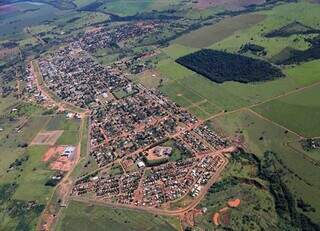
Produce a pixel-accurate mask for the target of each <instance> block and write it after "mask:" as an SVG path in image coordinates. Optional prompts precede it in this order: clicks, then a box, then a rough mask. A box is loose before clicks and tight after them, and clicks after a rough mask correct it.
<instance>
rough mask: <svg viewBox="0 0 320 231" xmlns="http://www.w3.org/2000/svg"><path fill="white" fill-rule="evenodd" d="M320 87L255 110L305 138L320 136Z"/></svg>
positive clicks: (271, 102)
mask: <svg viewBox="0 0 320 231" xmlns="http://www.w3.org/2000/svg"><path fill="white" fill-rule="evenodd" d="M319 98H320V87H319V85H316V86H314V87H312V88H309V89H306V90H303V91H300V92H297V93H296V94H293V95H289V96H286V97H281V98H279V99H276V100H272V101H270V102H267V103H264V104H262V105H259V106H257V107H254V108H253V110H255V111H256V112H258V113H260V114H261V115H263V116H265V117H267V118H268V119H271V120H272V121H275V122H277V123H279V124H281V125H283V126H285V127H287V128H288V129H291V130H293V131H295V132H297V133H298V134H301V135H302V136H304V137H316V136H320V130H319V128H320V120H319V118H320V101H319Z"/></svg>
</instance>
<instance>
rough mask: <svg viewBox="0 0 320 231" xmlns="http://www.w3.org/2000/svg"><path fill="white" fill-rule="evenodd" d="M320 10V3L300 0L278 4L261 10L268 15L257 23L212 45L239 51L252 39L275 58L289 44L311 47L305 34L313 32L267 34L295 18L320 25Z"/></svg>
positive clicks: (267, 55) (296, 46) (291, 45)
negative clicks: (283, 35)
mask: <svg viewBox="0 0 320 231" xmlns="http://www.w3.org/2000/svg"><path fill="white" fill-rule="evenodd" d="M319 10H320V5H319V4H311V3H309V2H307V1H300V2H298V3H290V4H285V5H281V6H277V7H275V8H274V9H272V10H266V11H261V12H259V14H263V15H265V17H266V18H265V19H264V20H262V21H261V22H259V23H258V24H257V25H255V26H252V27H250V28H247V29H244V30H241V31H238V32H236V33H234V34H233V35H232V36H229V37H228V38H225V39H224V40H221V41H219V42H217V43H215V44H211V45H208V46H210V48H213V49H219V50H222V49H223V50H227V51H230V52H237V51H238V50H239V48H240V47H241V45H243V44H245V43H247V42H251V43H254V44H257V45H260V46H262V47H264V48H265V49H266V51H267V54H266V56H265V57H264V58H266V59H271V58H272V57H273V56H275V55H277V54H278V53H279V52H280V51H282V50H283V49H286V48H287V47H291V48H295V49H298V50H305V49H307V48H308V43H307V42H306V41H304V39H303V38H304V37H308V36H309V35H306V36H303V35H299V34H297V35H296V34H293V35H291V36H288V37H272V38H269V37H268V38H267V37H266V36H265V35H266V34H268V33H270V32H272V31H275V30H277V29H279V28H281V27H283V26H286V25H288V24H290V23H293V22H295V21H297V22H299V23H302V24H303V25H305V26H309V27H312V28H314V29H319V28H320V27H319V24H318V22H319V20H320V18H319V17H320V16H319Z"/></svg>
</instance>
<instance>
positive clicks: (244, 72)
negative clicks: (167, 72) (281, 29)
mask: <svg viewBox="0 0 320 231" xmlns="http://www.w3.org/2000/svg"><path fill="white" fill-rule="evenodd" d="M176 62H177V63H179V64H181V65H183V66H185V67H187V68H189V69H191V70H193V71H195V72H197V73H199V74H201V75H204V76H205V77H207V78H208V79H210V80H212V81H214V82H217V83H223V82H225V81H237V82H241V83H249V82H257V81H265V80H271V79H275V78H279V77H283V76H284V75H283V74H282V72H281V71H280V70H279V69H278V68H276V67H273V66H272V65H271V64H269V63H268V62H265V61H262V60H258V59H253V58H248V57H246V56H242V55H236V54H231V53H226V52H223V51H214V50H208V49H204V50H200V51H197V52H195V53H192V54H189V55H186V56H183V57H181V58H178V59H177V60H176Z"/></svg>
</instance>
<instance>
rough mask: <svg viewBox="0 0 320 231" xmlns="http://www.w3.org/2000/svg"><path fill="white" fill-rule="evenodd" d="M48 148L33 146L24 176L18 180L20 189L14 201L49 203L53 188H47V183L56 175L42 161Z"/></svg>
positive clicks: (28, 152)
mask: <svg viewBox="0 0 320 231" xmlns="http://www.w3.org/2000/svg"><path fill="white" fill-rule="evenodd" d="M47 150H48V146H32V147H30V148H28V150H27V152H26V154H27V155H28V156H29V159H28V161H27V162H26V164H25V166H24V168H23V172H22V173H23V174H21V176H20V177H19V178H18V180H17V183H18V188H17V190H16V192H15V194H14V195H13V198H14V199H18V200H27V201H32V200H34V201H37V202H40V203H42V204H45V203H46V202H48V200H49V197H50V195H51V193H52V192H53V187H50V186H45V183H46V181H47V180H48V179H50V177H51V176H52V175H53V174H54V171H51V170H50V169H49V168H48V166H46V164H45V163H43V162H42V161H41V159H42V156H43V154H44V153H45V152H46V151H47Z"/></svg>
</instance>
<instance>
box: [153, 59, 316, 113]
mask: <svg viewBox="0 0 320 231" xmlns="http://www.w3.org/2000/svg"><path fill="white" fill-rule="evenodd" d="M319 64H320V62H319V60H316V61H311V62H308V63H304V64H301V65H299V66H293V67H286V68H284V69H283V72H284V73H285V75H286V76H287V77H285V78H280V79H277V80H273V81H267V82H263V83H251V84H242V83H237V82H226V83H223V84H217V83H214V82H212V81H210V80H208V79H206V78H204V77H202V76H200V75H198V74H195V73H193V72H192V71H190V70H188V69H186V68H184V67H182V66H180V65H179V64H177V63H174V62H173V61H169V60H166V61H162V62H160V63H159V64H158V71H159V72H160V73H161V75H162V76H163V77H164V78H165V80H164V82H163V85H162V86H161V88H160V89H161V90H162V91H163V92H164V93H165V94H167V95H168V96H169V97H170V98H171V99H173V100H174V101H176V102H177V103H178V104H180V105H181V106H183V107H187V106H190V105H191V104H192V103H199V102H201V101H203V100H207V101H208V102H207V103H205V104H202V106H200V108H201V109H202V110H204V111H206V112H208V113H209V114H211V115H212V114H216V113H217V112H219V111H222V110H234V109H237V108H240V107H244V106H250V105H253V104H256V103H260V102H263V101H265V100H268V99H270V98H271V97H275V96H280V95H282V94H285V93H287V92H289V91H293V90H296V89H297V88H300V87H304V86H309V85H311V84H314V83H316V82H318V81H320V79H319V76H318V75H317V74H316V73H318V72H319V71H320V65H319Z"/></svg>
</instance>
